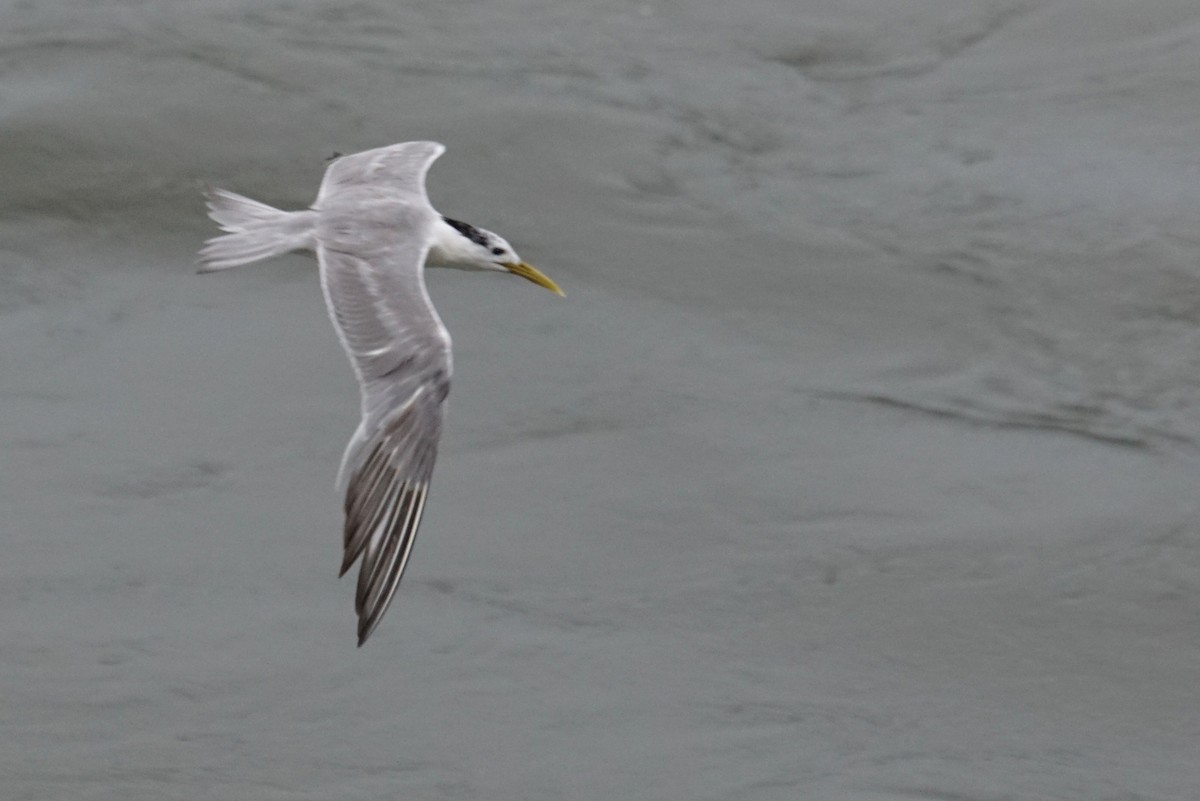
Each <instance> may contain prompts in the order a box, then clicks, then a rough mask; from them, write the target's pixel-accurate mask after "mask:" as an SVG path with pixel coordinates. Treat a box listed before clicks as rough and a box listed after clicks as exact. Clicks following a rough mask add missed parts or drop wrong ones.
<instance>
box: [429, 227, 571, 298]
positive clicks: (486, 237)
mask: <svg viewBox="0 0 1200 801" xmlns="http://www.w3.org/2000/svg"><path fill="white" fill-rule="evenodd" d="M429 264H430V265H431V266H434V267H453V268H456V269H459V270H493V271H496V272H508V273H512V274H513V275H519V276H521V277H522V278H524V279H525V280H527V281H532V282H533V283H535V284H537V285H538V286H541V287H545V288H546V289H549V290H550V291H551V292H553V293H554V294H556V295H558V296H560V297H562V296H564V295H565V293H564V292H563V291H562V290H561V289H559V288H558V284H556V283H554V282H553V281H551V280H550V279H549V278H547V277H546V276H545V275H543V274H542V273H541V272H540V271H539V270H537V269H535V268H533V267H531V266H529V265H528V264H526V263H525V262H523V261H521V257H520V256H518V255H517V251H516V250H514V249H513V246H512V245H510V244H508V241H507V240H505V238H504V237H502V236H500V235H499V234H496V233H492V232H491V231H489V230H487V229H486V228H476V227H475V226H473V225H471V224H470V223H465V222H460V221H459V220H452V219H450V218H449V217H443V218H442V225H441V226H439V228H438V230H437V234H436V236H435V237H434V241H433V245H432V246H431V247H430V248H429Z"/></svg>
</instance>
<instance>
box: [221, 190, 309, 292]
mask: <svg viewBox="0 0 1200 801" xmlns="http://www.w3.org/2000/svg"><path fill="white" fill-rule="evenodd" d="M204 197H205V200H206V201H207V202H208V216H209V217H212V218H213V220H215V221H216V223H217V225H219V226H221V230H222V231H227V232H228V233H226V234H224V235H223V236H214V237H213V238H212V239H209V240H208V241H207V242H205V243H204V248H203V249H201V251H200V267H199V271H200V272H202V273H209V272H215V271H217V270H228V269H229V268H230V267H237V266H239V265H242V264H250V263H251V262H256V261H261V260H263V259H270V258H274V257H275V256H282V255H283V254H284V253H290V252H291V251H293V250H311V249H312V248H313V245H314V241H313V224H314V222H315V221H316V212H312V211H282V210H280V209H277V208H273V207H272V206H268V205H267V204H266V203H259V202H258V201H257V200H251V199H250V198H248V197H242V196H241V195H238V194H234V193H233V192H228V191H226V190H224V189H213V188H209V189H207V190H206V191H205V193H204Z"/></svg>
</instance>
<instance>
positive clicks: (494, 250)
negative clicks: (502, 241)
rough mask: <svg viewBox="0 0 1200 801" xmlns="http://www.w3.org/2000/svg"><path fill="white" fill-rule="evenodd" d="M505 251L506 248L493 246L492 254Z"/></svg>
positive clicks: (497, 254)
mask: <svg viewBox="0 0 1200 801" xmlns="http://www.w3.org/2000/svg"><path fill="white" fill-rule="evenodd" d="M502 253H504V248H492V255H493V256H499V255H501V254H502Z"/></svg>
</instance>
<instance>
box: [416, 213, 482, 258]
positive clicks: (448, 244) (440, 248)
mask: <svg viewBox="0 0 1200 801" xmlns="http://www.w3.org/2000/svg"><path fill="white" fill-rule="evenodd" d="M470 245H471V243H470V242H469V241H468V240H467V239H466V238H465V237H463V235H462V234H461V233H459V232H458V230H457V229H455V228H454V227H453V226H451V225H450V224H449V223H447V222H446V221H445V220H443V219H442V218H441V217H438V218H437V222H435V223H434V229H433V242H432V243H431V244H430V246H429V255H428V256H427V257H426V258H425V264H426V266H429V267H452V268H455V269H459V270H472V269H479V268H478V267H476V266H475V265H474V264H473V263H472V262H473V260H474V256H475V253H474V250H473V249H472V248H471V247H470Z"/></svg>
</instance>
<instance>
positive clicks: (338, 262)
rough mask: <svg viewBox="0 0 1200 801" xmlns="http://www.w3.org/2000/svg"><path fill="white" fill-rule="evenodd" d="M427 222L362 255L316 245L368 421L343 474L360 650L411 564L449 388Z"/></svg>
mask: <svg viewBox="0 0 1200 801" xmlns="http://www.w3.org/2000/svg"><path fill="white" fill-rule="evenodd" d="M400 211H403V209H401V210H400ZM429 211H430V213H432V209H430V210H429ZM428 217H429V215H426V214H415V215H410V216H405V215H404V214H400V215H399V219H395V220H394V221H393V224H392V226H390V227H389V228H387V229H386V231H385V230H384V229H382V228H372V229H371V231H372V232H373V233H370V234H368V233H367V232H360V233H361V234H362V235H360V236H355V237H352V239H353V241H354V242H355V243H356V244H357V245H361V249H360V248H356V250H357V251H358V252H348V251H347V250H340V249H335V248H334V247H331V246H329V245H328V244H327V241H328V240H329V239H332V240H335V241H336V240H338V239H339V237H338V236H336V235H333V234H332V233H331V235H330V237H328V238H324V237H321V236H319V237H318V239H319V240H321V241H319V243H318V247H317V258H318V260H319V262H320V268H321V285H322V288H323V290H324V292H325V300H326V304H327V305H328V307H329V313H330V317H331V318H332V319H333V323H334V326H335V328H336V329H337V331H338V334H339V336H340V337H341V340H342V344H343V346H345V348H346V352H347V353H348V354H349V356H350V361H351V363H352V364H353V366H354V370H355V372H356V373H357V375H358V379H359V384H360V385H361V389H362V415H363V416H362V423H361V424H360V425H359V428H358V431H357V432H356V433H355V435H354V438H353V439H352V440H351V441H350V445H349V446H348V447H347V449H346V455H345V457H344V458H343V460H342V468H341V471H340V473H339V475H338V486H339V487H340V488H342V489H344V490H345V493H346V496H345V512H346V523H345V530H344V547H345V551H344V557H343V560H342V573H343V574H344V573H345V572H346V571H347V570H348V569H349V568H350V566H351V565H353V564H354V562H355V561H357V560H358V559H359V558H360V557H361V559H362V564H361V566H360V568H359V575H358V591H357V594H356V597H355V608H356V610H357V611H358V644H359V645H362V644H363V643H364V642H366V640H367V638H368V637H369V636H370V635H371V632H372V631H374V629H375V626H376V625H378V623H379V620H380V618H381V617H382V616H383V613H384V612H385V611H386V610H387V608H388V605H389V604H390V603H391V600H392V596H393V595H394V594H395V592H396V587H397V585H398V584H399V582H400V577H401V576H402V575H403V573H404V568H405V566H406V565H407V564H408V557H409V554H410V553H411V552H412V546H413V542H414V541H415V539H416V536H417V527H418V526H419V525H420V523H421V515H422V513H423V511H424V509H425V498H426V495H427V493H428V491H429V479H430V476H431V475H432V473H433V465H434V461H435V459H436V456H437V443H438V437H439V436H440V434H441V430H442V403H443V401H444V400H445V398H446V394H447V393H448V392H449V389H450V370H451V364H450V337H449V335H448V333H447V332H446V329H445V326H443V325H442V322H441V320H440V319H439V318H438V316H437V312H436V311H435V310H434V308H433V305H432V304H431V303H430V301H429V295H428V293H427V292H426V291H425V282H424V276H423V263H424V260H425V254H426V251H427V250H428V240H429V238H430V234H429V230H430V226H431V223H430V222H429V220H428ZM335 225H336V223H335ZM343 230H344V229H343Z"/></svg>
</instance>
